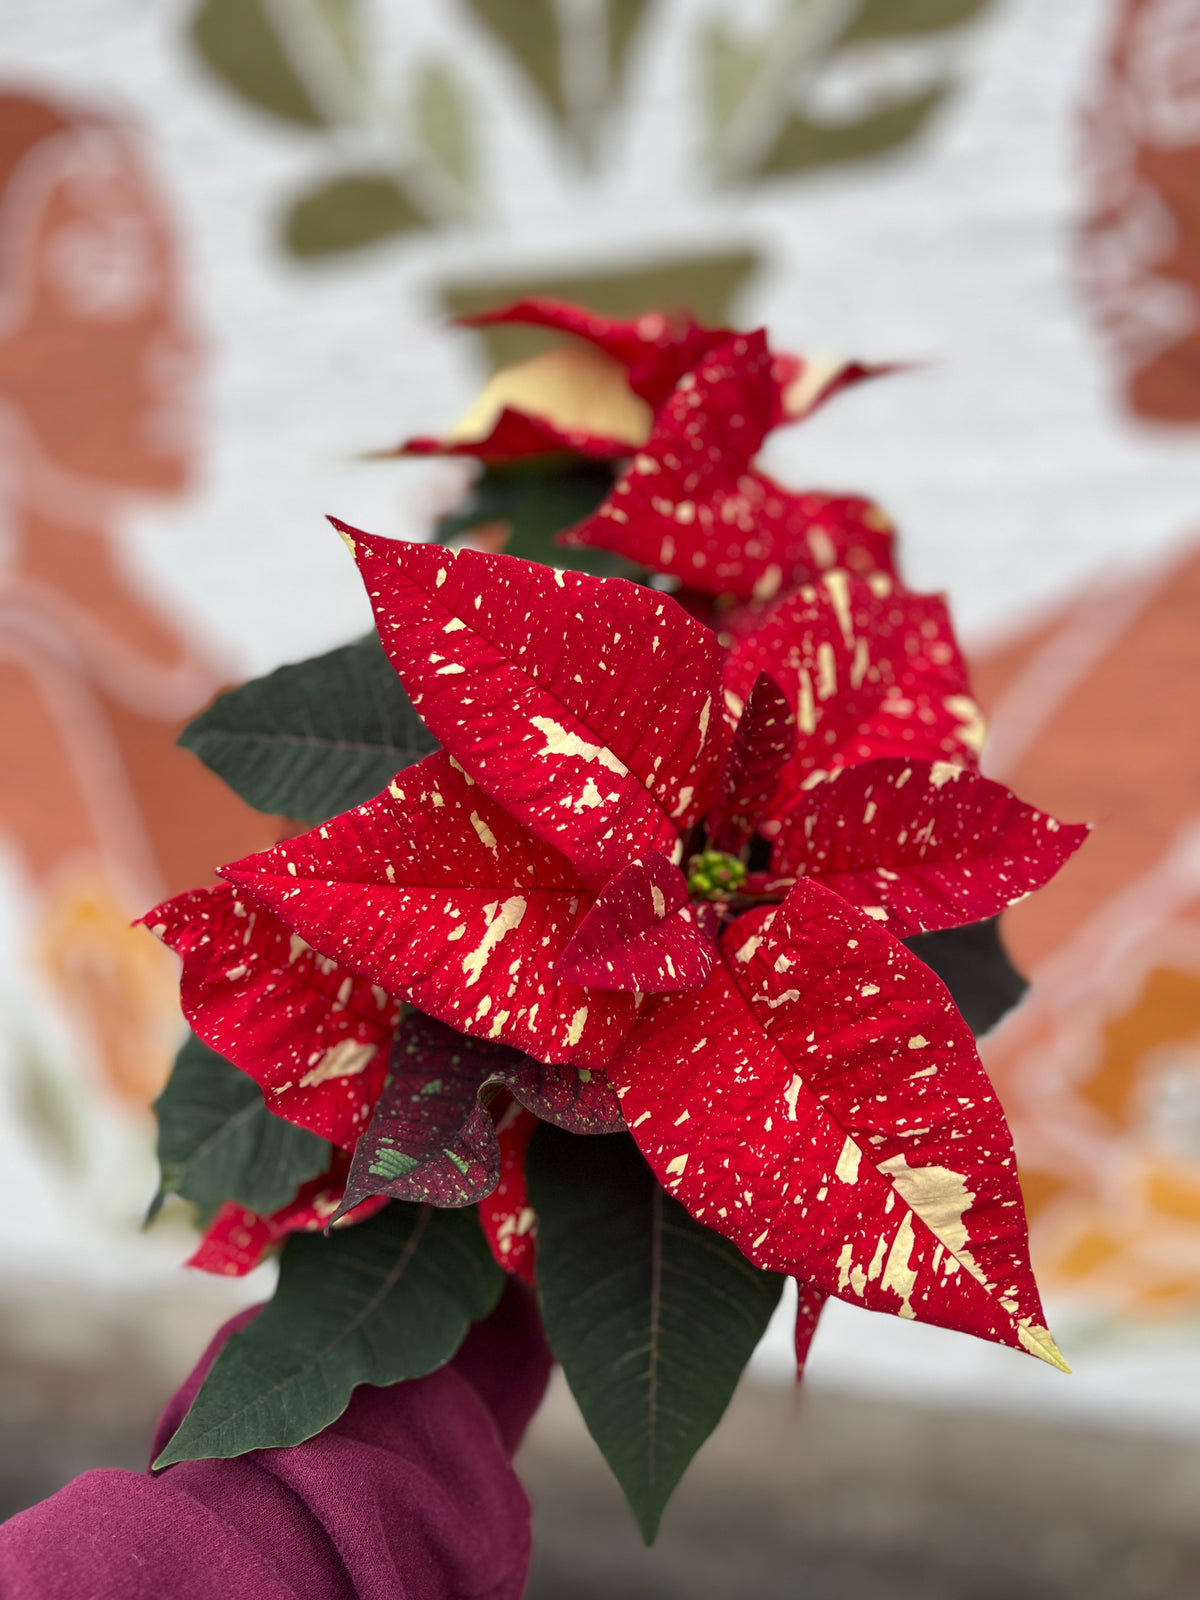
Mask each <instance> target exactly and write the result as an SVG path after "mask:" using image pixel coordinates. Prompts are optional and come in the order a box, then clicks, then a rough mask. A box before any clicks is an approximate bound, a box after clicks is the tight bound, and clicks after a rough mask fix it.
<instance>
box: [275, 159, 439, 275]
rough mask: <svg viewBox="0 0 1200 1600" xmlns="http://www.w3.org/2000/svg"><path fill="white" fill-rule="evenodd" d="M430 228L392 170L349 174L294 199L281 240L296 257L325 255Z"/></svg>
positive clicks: (359, 248)
mask: <svg viewBox="0 0 1200 1600" xmlns="http://www.w3.org/2000/svg"><path fill="white" fill-rule="evenodd" d="M428 226H429V220H428V218H427V217H426V216H425V215H424V213H423V212H421V211H419V210H418V209H417V207H416V206H415V205H414V204H413V202H412V201H411V200H410V199H409V197H408V195H407V194H406V193H405V192H404V190H403V189H402V188H401V187H400V185H399V184H398V183H397V181H396V179H395V178H394V177H393V176H392V175H391V174H390V173H386V172H348V173H343V174H342V175H341V176H340V177H337V178H331V179H329V180H328V181H327V182H325V183H322V184H319V185H318V186H317V187H316V188H315V189H310V190H309V191H308V193H307V194H302V195H301V196H300V197H299V198H298V199H296V200H294V201H293V202H292V204H291V206H290V207H289V208H288V210H287V213H286V215H285V216H284V219H283V242H284V245H285V246H286V248H287V249H288V250H289V251H290V252H291V253H292V255H294V256H327V255H335V254H336V253H337V252H338V251H341V250H361V249H362V248H363V247H364V246H365V245H370V244H378V243H379V241H380V240H381V239H390V238H391V237H392V236H393V235H395V234H397V233H409V232H411V231H412V230H413V229H414V228H425V227H428Z"/></svg>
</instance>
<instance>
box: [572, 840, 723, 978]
mask: <svg viewBox="0 0 1200 1600" xmlns="http://www.w3.org/2000/svg"><path fill="white" fill-rule="evenodd" d="M712 963H713V948H712V945H711V944H710V942H709V941H708V939H706V938H705V937H704V935H703V934H702V933H701V932H700V930H699V929H698V928H697V926H696V924H695V922H694V920H693V918H692V911H691V907H690V906H689V905H688V893H687V883H686V881H685V879H684V876H683V874H682V873H681V872H680V870H679V868H678V867H675V866H672V865H671V863H670V862H669V861H668V860H667V858H666V857H665V856H660V855H655V854H653V853H651V854H648V855H646V856H643V857H640V858H639V859H638V860H636V861H631V862H630V863H629V865H628V866H627V867H624V868H622V870H621V871H620V872H618V873H617V875H616V877H615V878H611V879H610V880H609V881H608V883H606V884H605V886H604V888H603V889H601V891H600V893H599V894H598V895H597V896H596V899H595V901H594V902H593V904H592V906H591V909H590V910H589V911H588V913H587V915H586V916H585V917H584V918H583V920H582V922H580V924H579V926H578V928H576V930H575V933H574V936H573V937H572V939H571V942H570V944H569V945H568V946H567V948H566V949H565V950H564V951H563V953H562V955H561V956H560V957H559V959H558V962H557V964H556V966H555V968H554V971H555V975H556V976H558V977H561V978H569V979H570V980H571V981H572V982H573V983H581V984H585V985H588V986H590V987H593V988H597V989H629V990H632V991H634V992H635V993H641V994H661V993H663V992H664V991H667V990H672V989H702V988H703V987H704V985H705V984H706V983H707V982H708V975H709V973H710V971H711V970H712Z"/></svg>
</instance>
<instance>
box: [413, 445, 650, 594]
mask: <svg viewBox="0 0 1200 1600" xmlns="http://www.w3.org/2000/svg"><path fill="white" fill-rule="evenodd" d="M612 485H613V473H612V469H611V468H610V467H609V466H608V465H607V464H606V463H605V462H602V461H598V462H592V461H584V462H570V463H569V464H567V465H552V466H548V465H547V464H546V463H544V462H538V463H536V464H529V465H525V464H516V465H513V466H505V467H490V468H488V469H487V470H485V471H484V472H483V473H482V474H481V476H480V477H479V478H477V479H476V481H475V483H474V484H472V486H471V490H470V494H469V497H468V499H467V501H466V503H465V505H464V506H462V507H461V508H460V509H459V510H457V511H453V512H451V513H450V515H449V516H447V517H443V518H442V519H441V521H440V522H439V523H438V525H437V539H438V542H439V543H440V544H449V543H450V542H451V541H452V540H456V539H458V538H460V537H461V535H462V534H464V533H467V532H469V531H470V530H471V529H472V528H477V527H480V526H482V525H483V524H485V523H489V522H507V523H509V525H510V531H509V535H508V539H507V540H506V542H505V545H504V553H505V555H510V556H520V557H521V558H522V560H525V561H539V562H541V564H542V565H543V566H547V567H566V568H570V569H571V570H572V571H578V572H591V573H593V574H594V575H595V576H596V577H631V576H633V575H634V574H635V573H636V571H637V568H635V567H634V566H633V564H632V563H631V562H629V561H626V560H624V559H623V558H622V557H621V556H615V555H613V554H612V552H611V551H608V550H570V549H563V548H562V547H560V546H559V545H556V544H555V543H554V536H555V534H556V533H561V532H562V530H563V529H564V528H569V527H570V526H571V525H572V524H573V523H575V522H579V521H581V520H582V519H583V518H584V517H588V516H591V514H592V512H593V511H595V509H596V507H597V506H598V505H599V504H600V502H601V501H602V500H603V499H604V497H605V496H606V495H607V494H608V493H609V491H610V490H611V489H612Z"/></svg>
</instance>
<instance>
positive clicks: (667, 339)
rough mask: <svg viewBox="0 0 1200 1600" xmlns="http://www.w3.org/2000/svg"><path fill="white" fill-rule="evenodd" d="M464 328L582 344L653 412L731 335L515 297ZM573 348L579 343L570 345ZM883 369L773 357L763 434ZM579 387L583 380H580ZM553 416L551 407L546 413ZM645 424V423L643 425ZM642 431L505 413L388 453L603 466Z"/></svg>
mask: <svg viewBox="0 0 1200 1600" xmlns="http://www.w3.org/2000/svg"><path fill="white" fill-rule="evenodd" d="M459 321H460V322H462V323H464V324H465V325H467V326H468V327H487V326H490V325H494V324H497V323H518V324H523V325H526V326H530V327H539V328H549V329H554V330H555V331H557V332H560V333H564V334H567V335H569V336H571V337H572V338H573V339H578V340H584V341H586V342H587V344H589V345H591V346H592V347H593V348H594V349H595V350H597V351H599V352H600V353H601V354H602V355H604V356H606V357H608V359H609V360H610V361H613V362H616V363H618V365H619V366H621V367H624V368H625V382H626V383H627V384H628V387H629V389H630V390H631V391H632V393H633V394H634V395H636V396H637V397H638V398H639V399H641V400H643V401H645V402H646V404H647V406H649V408H650V412H651V414H652V413H653V412H655V411H657V410H658V409H659V408H660V407H661V406H662V405H664V404H665V403H666V401H667V399H668V397H669V396H670V395H671V393H672V391H673V390H674V389H675V387H676V385H677V384H678V383H679V382H680V380H681V379H683V378H684V377H685V376H686V375H687V374H688V373H690V372H691V371H692V369H693V368H694V367H696V366H697V365H698V364H699V363H700V362H702V361H703V360H704V359H705V357H707V356H708V355H710V354H711V352H712V351H714V350H716V349H718V348H719V347H721V346H723V345H727V344H728V343H729V342H730V340H732V339H733V338H734V337H735V335H734V334H733V333H732V331H731V330H730V329H728V328H705V327H703V326H702V325H701V324H700V323H698V322H695V321H694V320H693V319H692V318H691V317H690V316H688V315H686V313H685V314H680V315H678V316H666V315H664V314H663V313H662V312H657V311H655V312H647V313H646V314H645V315H643V316H640V317H637V318H633V319H631V320H622V319H620V318H614V317H602V316H599V315H597V314H596V313H595V312H591V311H585V310H583V309H582V308H581V307H579V306H571V305H562V304H559V303H558V302H557V301H553V300H538V299H530V300H518V301H517V302H515V303H514V304H513V305H510V306H505V307H502V308H501V309H499V310H496V311H484V312H478V313H476V314H474V315H471V316H464V317H460V318H459ZM575 348H576V349H578V348H579V346H578V345H576V346H575ZM893 370H894V368H892V367H890V366H867V365H864V364H863V363H861V362H856V361H845V362H817V361H806V360H804V359H802V358H801V357H800V356H794V355H788V354H776V355H773V356H771V357H770V360H769V411H770V421H769V423H768V427H777V426H778V425H779V424H780V423H783V422H797V421H799V420H801V419H802V418H803V417H806V416H809V415H810V414H811V413H812V412H813V411H815V410H816V409H817V408H818V407H819V406H821V405H823V404H824V403H825V401H826V400H828V399H830V398H831V397H832V396H833V395H835V394H837V393H838V392H839V391H840V390H841V389H844V388H848V387H849V386H851V385H852V384H855V383H861V382H863V381H864V380H865V379H867V378H873V377H877V376H881V375H882V374H884V373H886V372H890V371H893ZM581 384H582V387H583V388H586V386H587V375H586V374H581ZM550 409H551V410H553V409H554V408H553V407H551V408H550ZM647 420H648V418H647ZM644 437H645V426H644V425H643V427H642V428H641V429H640V430H639V429H636V428H635V429H632V430H631V429H630V428H629V427H624V428H622V429H621V430H620V431H619V432H618V433H609V434H605V433H602V432H598V431H596V430H595V429H586V428H583V427H580V426H578V425H574V426H571V425H567V424H565V423H564V422H563V420H562V418H561V417H556V416H553V415H542V414H540V413H539V414H534V413H533V412H530V411H526V410H524V409H521V408H515V407H512V406H509V407H505V408H504V409H503V410H501V411H500V413H499V415H497V416H496V419H495V421H494V422H493V423H491V425H490V426H489V427H487V429H486V431H485V432H483V434H482V436H480V437H477V438H465V439H464V438H459V437H455V436H454V435H453V434H452V435H450V436H449V437H447V438H445V439H437V438H431V437H426V436H422V437H419V438H415V439H410V440H408V441H407V443H405V444H403V445H401V446H400V447H399V449H398V450H397V451H396V452H394V453H395V454H400V455H469V456H474V457H476V458H478V459H479V460H481V461H486V462H489V463H493V464H497V465H499V464H501V463H503V462H506V461H516V460H521V459H524V458H527V457H530V456H538V455H547V454H552V453H554V452H556V451H564V450H566V451H571V452H574V453H576V454H579V455H586V456H592V457H597V458H600V459H614V460H616V459H620V458H621V457H623V456H627V455H629V453H630V450H631V449H632V448H635V447H636V446H638V445H640V444H641V443H643V441H644Z"/></svg>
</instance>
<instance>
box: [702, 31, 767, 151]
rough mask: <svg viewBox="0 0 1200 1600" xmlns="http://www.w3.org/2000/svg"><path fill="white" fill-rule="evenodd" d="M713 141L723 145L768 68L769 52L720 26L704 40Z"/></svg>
mask: <svg viewBox="0 0 1200 1600" xmlns="http://www.w3.org/2000/svg"><path fill="white" fill-rule="evenodd" d="M700 44H701V56H702V61H703V69H704V84H705V91H706V93H705V99H706V103H707V107H708V132H709V140H710V143H711V144H712V145H713V146H716V145H718V144H719V143H720V141H721V139H722V138H723V137H724V135H725V133H726V132H727V131H728V129H729V126H730V124H731V123H732V122H733V119H734V117H736V116H737V114H738V112H739V110H740V109H741V107H742V105H743V103H744V102H745V99H746V96H747V95H748V94H749V93H750V91H751V89H752V88H753V87H754V83H755V80H756V79H757V77H758V75H759V73H760V72H761V71H762V69H763V66H764V65H765V58H766V54H767V52H766V50H765V49H763V48H760V47H759V46H757V45H753V44H748V43H747V42H746V41H745V40H743V39H741V38H739V37H738V36H737V35H736V34H734V33H730V32H729V31H728V30H727V29H725V28H723V27H722V26H721V24H720V23H719V22H713V23H711V24H710V25H709V26H708V28H706V29H705V31H704V34H703V35H702V37H701V41H700Z"/></svg>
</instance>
